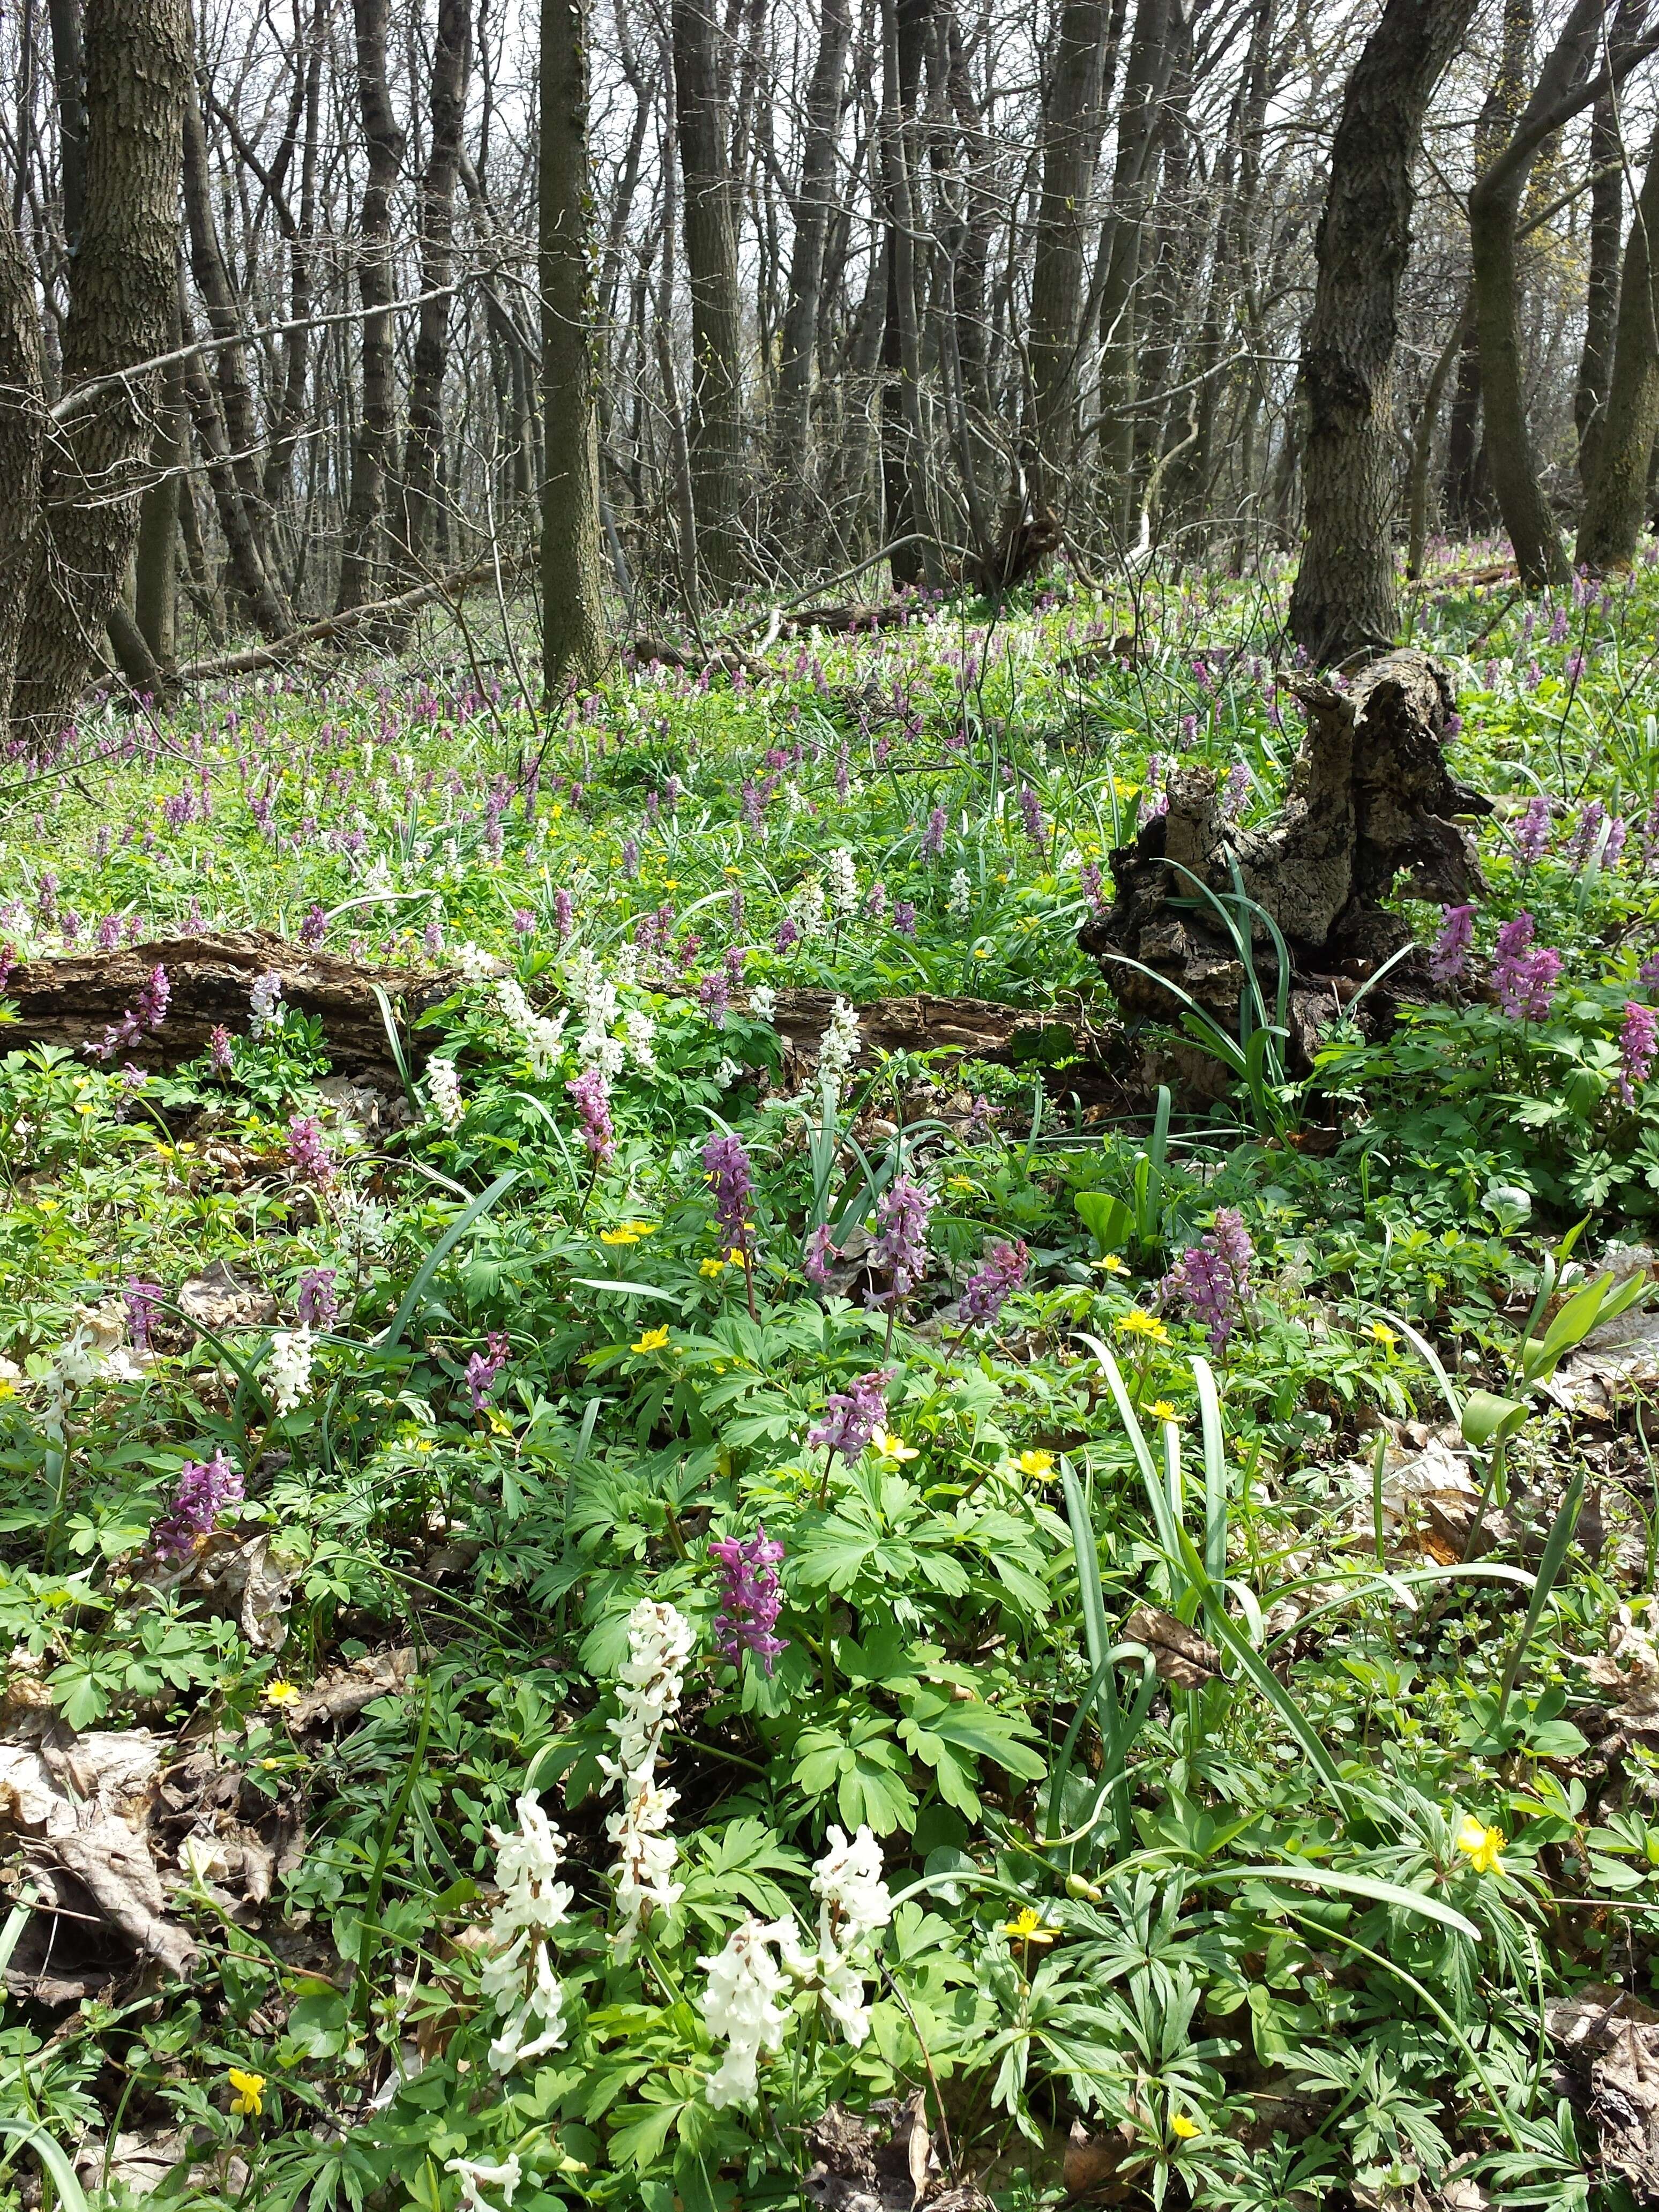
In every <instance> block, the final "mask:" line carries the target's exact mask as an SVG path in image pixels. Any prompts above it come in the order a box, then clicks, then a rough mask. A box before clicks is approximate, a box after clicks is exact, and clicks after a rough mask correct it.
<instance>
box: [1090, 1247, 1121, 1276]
mask: <svg viewBox="0 0 1659 2212" xmlns="http://www.w3.org/2000/svg"><path fill="white" fill-rule="evenodd" d="M1095 1264H1096V1266H1097V1267H1098V1268H1099V1269H1100V1271H1101V1273H1103V1274H1105V1275H1127V1273H1128V1272H1129V1263H1128V1261H1127V1260H1125V1259H1124V1258H1123V1256H1122V1255H1121V1253H1117V1252H1109V1253H1108V1254H1107V1255H1106V1257H1105V1258H1104V1259H1103V1260H1097V1261H1096V1262H1095Z"/></svg>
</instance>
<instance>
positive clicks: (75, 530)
mask: <svg viewBox="0 0 1659 2212" xmlns="http://www.w3.org/2000/svg"><path fill="white" fill-rule="evenodd" d="M86 54H87V85H86V93H87V168H86V204H85V212H84V217H83V223H82V238H81V250H80V252H79V253H78V254H77V255H76V259H75V264H74V274H73V279H72V283H71V289H70V312H69V316H68V319H67V321H66V323H65V325H64V380H65V383H66V385H74V384H77V383H82V382H85V381H88V380H91V379H93V378H94V377H98V376H103V375H107V374H110V373H112V371H114V370H116V369H119V368H123V367H125V365H126V364H128V363H130V362H139V361H145V360H148V359H149V357H150V356H152V355H155V354H158V353H160V352H161V351H162V350H163V349H164V348H165V347H166V345H167V338H168V336H169V333H170V332H171V331H172V328H173V302H174V299H175V296H176V284H177V266H176V264H177V257H178V249H179V173H180V150H181V143H182V131H183V125H184V110H185V98H186V95H187V93H188V89H189V86H190V82H191V35H190V18H189V15H188V11H187V9H186V7H185V0H91V4H90V5H89V6H88V9H87V15H86ZM155 381H156V379H155V374H154V373H153V372H152V373H151V374H149V375H148V376H144V377H137V378H133V379H131V380H123V381H122V382H121V383H119V384H118V385H114V386H111V387H110V388H109V389H108V390H107V391H105V392H102V393H100V395H99V397H98V398H95V399H94V400H93V401H91V402H90V403H89V404H88V406H87V407H86V408H85V409H84V410H82V411H80V412H78V413H77V414H76V416H75V417H74V419H73V420H72V421H71V422H70V423H68V424H67V425H64V426H63V427H62V428H59V430H58V432H57V434H56V435H55V436H54V437H53V439H52V443H51V446H50V447H49V448H48V451H47V453H46V460H45V465H44V467H43V470H42V474H41V482H40V526H39V528H38V530H37V532H36V534H35V543H34V560H33V570H32V576H31V584H30V590H29V598H28V605H27V613H26V617H25V621H24V626H23V634H22V638H21V643H20V647H19V652H18V660H17V676H16V684H15V691H14V695H13V700H12V719H13V724H14V726H15V728H17V729H18V730H19V731H20V732H28V733H30V734H31V735H33V736H34V737H35V738H40V737H45V738H48V739H50V738H54V737H55V736H56V735H57V733H58V731H59V730H60V729H61V728H62V727H63V725H64V722H65V720H67V719H68V717H69V714H70V712H71V710H72V708H73V705H74V702H75V700H76V696H77V695H78V693H79V691H80V688H81V683H82V678H83V676H84V674H85V671H86V670H87V669H88V666H89V665H91V661H92V659H93V654H94V646H95V641H96V640H97V638H98V637H99V635H100V633H101V631H102V629H103V627H104V623H105V619H106V617H107V615H108V613H109V610H110V609H111V608H112V606H113V605H114V604H115V602H116V599H118V597H119V595H120V592H121V587H122V585H123V583H124V581H125V577H126V572H127V564H128V562H130V560H131V557H132V550H133V545H134V543H135V541H136V538H137V531H138V500H139V495H140V493H141V491H142V489H143V478H144V476H145V474H146V472H147V471H148V466H149V450H150V444H151V440H152V438H153V435H154V428H155V422H154V406H153V399H154V392H155ZM0 497H3V499H4V500H5V501H6V502H7V504H8V506H11V505H12V504H13V502H15V500H16V497H17V492H16V488H15V485H13V484H12V483H9V482H8V483H6V484H5V485H4V489H3V492H0ZM14 512H15V509H14ZM16 520H17V521H18V523H19V525H20V529H19V530H18V531H17V532H13V531H10V530H9V531H7V532H6V533H5V534H6V536H7V537H8V538H13V537H15V535H20V534H22V532H23V531H24V530H26V529H27V518H26V517H24V516H21V515H18V516H17V517H16Z"/></svg>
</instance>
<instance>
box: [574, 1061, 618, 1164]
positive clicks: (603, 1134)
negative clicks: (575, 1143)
mask: <svg viewBox="0 0 1659 2212" xmlns="http://www.w3.org/2000/svg"><path fill="white" fill-rule="evenodd" d="M564 1087H565V1089H566V1090H567V1091H568V1092H569V1093H570V1096H571V1097H573V1098H574V1100H575V1102H576V1111H577V1113H578V1114H579V1115H580V1116H581V1125H582V1142H583V1144H584V1145H586V1147H587V1154H588V1158H590V1159H591V1160H592V1163H593V1165H594V1166H595V1167H596V1168H602V1167H603V1166H604V1165H605V1162H606V1161H607V1160H608V1159H609V1158H611V1155H612V1153H613V1152H615V1151H616V1149H617V1141H616V1137H615V1134H614V1133H613V1131H612V1129H611V1086H610V1085H609V1084H608V1083H607V1082H606V1081H605V1076H604V1073H602V1071H601V1070H600V1069H599V1068H597V1067H586V1068H584V1069H583V1070H582V1072H581V1073H580V1075H574V1076H572V1078H571V1079H570V1080H569V1082H568V1083H567V1084H566V1085H565V1086H564Z"/></svg>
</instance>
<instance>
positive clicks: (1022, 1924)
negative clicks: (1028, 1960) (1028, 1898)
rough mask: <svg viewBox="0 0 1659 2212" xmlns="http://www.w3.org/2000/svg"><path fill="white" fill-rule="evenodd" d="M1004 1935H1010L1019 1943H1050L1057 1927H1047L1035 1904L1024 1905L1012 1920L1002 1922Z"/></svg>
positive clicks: (1057, 1933)
mask: <svg viewBox="0 0 1659 2212" xmlns="http://www.w3.org/2000/svg"><path fill="white" fill-rule="evenodd" d="M1002 1932H1003V1934H1004V1935H1005V1936H1013V1937H1015V1938H1016V1940H1017V1941H1018V1942H1021V1943H1052V1942H1054V1938H1055V1936H1058V1935H1059V1933H1060V1930H1059V1929H1058V1928H1051V1927H1049V1925H1048V1922H1047V1921H1046V1920H1044V1918H1043V1917H1042V1914H1041V1913H1040V1912H1039V1911H1037V1909H1036V1905H1025V1906H1024V1908H1023V1909H1022V1910H1021V1911H1019V1912H1018V1913H1017V1914H1016V1915H1015V1916H1014V1917H1013V1918H1012V1920H1005V1921H1004V1922H1003V1923H1002Z"/></svg>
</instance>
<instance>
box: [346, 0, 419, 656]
mask: <svg viewBox="0 0 1659 2212" xmlns="http://www.w3.org/2000/svg"><path fill="white" fill-rule="evenodd" d="M352 12H353V15H354V17H355V19H356V33H357V95H358V100H359V104H360V106H361V107H362V118H363V137H364V138H365V139H366V140H367V141H368V179H367V181H366V183H365V185H364V188H363V207H362V218H361V221H360V223H359V231H358V241H357V284H358V289H359V290H360V292H361V293H362V302H363V306H364V307H365V308H367V309H368V311H369V312H368V313H367V314H365V316H364V318H363V397H362V415H361V416H360V417H359V420H358V424H357V438H356V448H355V450H354V452H353V453H352V458H351V504H350V507H349V509H348V511H347V514H346V541H345V556H344V559H343V561H342V562H341V564H340V588H339V592H338V595H337V598H336V600H335V609H336V611H337V612H338V613H342V614H343V613H344V612H345V611H346V610H347V609H348V608H350V607H355V606H361V605H362V604H363V603H364V602H365V601H366V600H368V599H372V598H373V597H374V580H375V568H376V566H377V563H378V560H379V556H380V544H381V538H382V535H383V530H384V522H385V515H386V462H387V459H388V457H389V455H390V453H391V449H392V431H393V427H394V410H395V407H396V404H397V392H396V386H395V384H394V381H393V358H392V317H391V316H390V315H389V314H388V313H386V307H387V306H388V304H389V302H390V301H392V298H393V297H394V296H395V295H394V294H393V291H392V193H393V192H394V191H396V189H397V185H398V172H399V170H400V169H401V168H402V167H403V159H404V134H403V132H402V131H400V130H399V129H398V119H397V117H396V116H395V115H394V114H393V112H392V95H391V93H390V91H389V90H388V89H387V86H386V0H352Z"/></svg>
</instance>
